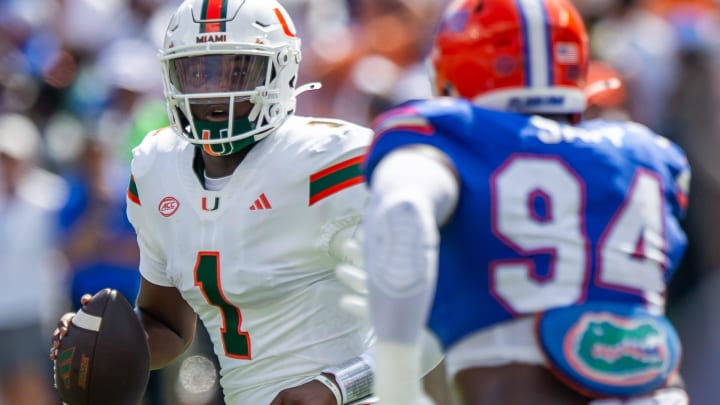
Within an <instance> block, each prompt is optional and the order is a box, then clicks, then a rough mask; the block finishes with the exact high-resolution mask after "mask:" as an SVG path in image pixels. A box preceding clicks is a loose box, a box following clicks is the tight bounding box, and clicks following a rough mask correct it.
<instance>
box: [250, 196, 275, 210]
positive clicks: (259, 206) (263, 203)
mask: <svg viewBox="0 0 720 405" xmlns="http://www.w3.org/2000/svg"><path fill="white" fill-rule="evenodd" d="M270 209H272V205H270V201H268V199H267V197H266V196H265V193H262V194H260V197H258V198H257V199H255V203H254V204H253V205H251V206H250V211H255V210H270Z"/></svg>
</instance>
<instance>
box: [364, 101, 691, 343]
mask: <svg viewBox="0 0 720 405" xmlns="http://www.w3.org/2000/svg"><path fill="white" fill-rule="evenodd" d="M375 131H376V139H375V141H374V143H373V145H372V147H371V149H370V151H369V152H368V155H367V158H366V162H365V163H366V164H365V175H366V177H367V180H368V182H369V183H372V174H373V170H374V168H375V167H376V165H377V163H378V162H379V160H380V159H382V157H383V156H384V155H386V154H387V153H389V152H391V151H392V150H394V149H397V148H402V147H404V146H406V145H410V144H428V145H432V146H435V147H437V148H438V149H440V150H442V151H443V152H444V153H445V154H446V155H447V156H448V157H449V158H450V159H451V161H452V163H453V164H454V166H455V169H456V170H457V174H458V176H459V179H460V195H459V201H458V205H457V208H456V211H455V213H454V215H453V217H452V218H451V219H450V221H449V222H448V223H446V224H444V225H443V226H442V228H441V229H440V235H441V241H440V257H439V266H440V267H439V274H438V282H437V289H436V292H435V298H434V302H433V306H432V309H431V314H430V319H429V325H428V326H429V327H430V329H431V330H433V332H434V333H435V334H436V335H437V336H438V337H439V339H440V340H441V342H442V344H443V346H445V347H449V346H451V345H452V344H454V343H455V342H457V341H458V340H459V339H461V338H462V337H464V336H466V335H468V334H470V333H473V332H476V331H478V330H480V329H482V328H485V327H489V326H492V325H494V324H496V323H499V322H502V321H505V320H508V319H511V318H513V317H517V316H522V315H526V314H532V313H537V312H542V311H544V310H547V309H550V308H557V307H566V306H572V305H579V304H588V303H602V302H612V303H621V304H622V303H626V304H628V305H641V306H645V307H646V308H648V309H650V310H651V311H653V312H656V313H663V312H664V304H665V302H664V296H665V292H666V286H667V283H668V281H669V279H670V278H671V276H672V273H673V271H674V269H675V268H676V267H677V264H678V262H679V261H680V259H681V257H682V254H683V252H684V250H685V247H686V238H685V235H684V233H683V231H682V229H681V226H680V223H679V221H680V219H681V218H682V216H683V215H684V211H685V208H686V207H685V206H686V204H687V191H688V184H689V179H690V169H689V166H688V163H687V159H686V157H685V155H684V153H683V152H682V150H680V149H679V148H678V147H677V146H676V145H675V144H673V143H672V142H670V141H668V140H667V139H665V138H663V137H661V136H659V135H657V134H655V133H653V132H652V131H650V130H649V129H648V128H646V127H644V126H642V125H639V124H635V123H628V122H608V121H601V120H593V121H587V122H584V123H582V124H580V125H576V126H572V125H566V124H562V123H558V122H556V121H553V120H549V119H546V118H542V117H539V116H526V115H520V114H514V113H506V112H498V111H490V110H486V109H482V108H479V107H477V106H474V105H472V104H470V103H468V102H466V101H463V100H457V99H437V100H430V101H416V102H410V103H407V104H405V105H402V106H400V107H398V108H395V109H393V110H391V111H389V112H388V113H386V114H383V115H382V116H381V117H379V119H378V120H377V121H376V123H375Z"/></svg>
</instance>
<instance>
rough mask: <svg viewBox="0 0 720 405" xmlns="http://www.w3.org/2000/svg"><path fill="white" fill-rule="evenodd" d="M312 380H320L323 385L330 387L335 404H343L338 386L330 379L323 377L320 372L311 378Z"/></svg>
mask: <svg viewBox="0 0 720 405" xmlns="http://www.w3.org/2000/svg"><path fill="white" fill-rule="evenodd" d="M313 381H320V382H321V383H322V384H323V385H324V386H326V387H328V389H330V391H332V393H333V395H334V396H335V400H336V401H337V405H343V399H342V394H341V393H340V388H339V387H338V386H337V384H335V383H334V382H333V381H332V380H331V379H329V378H327V377H325V376H324V375H322V374H319V375H318V376H316V377H315V378H313Z"/></svg>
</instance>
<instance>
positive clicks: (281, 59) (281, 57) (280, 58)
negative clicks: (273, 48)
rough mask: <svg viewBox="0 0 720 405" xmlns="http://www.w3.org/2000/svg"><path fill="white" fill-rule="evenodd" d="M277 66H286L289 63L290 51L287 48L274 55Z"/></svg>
mask: <svg viewBox="0 0 720 405" xmlns="http://www.w3.org/2000/svg"><path fill="white" fill-rule="evenodd" d="M275 57H276V59H277V63H278V66H286V65H287V64H288V63H290V52H288V50H287V49H282V50H281V51H279V52H278V53H277V54H276V55H275Z"/></svg>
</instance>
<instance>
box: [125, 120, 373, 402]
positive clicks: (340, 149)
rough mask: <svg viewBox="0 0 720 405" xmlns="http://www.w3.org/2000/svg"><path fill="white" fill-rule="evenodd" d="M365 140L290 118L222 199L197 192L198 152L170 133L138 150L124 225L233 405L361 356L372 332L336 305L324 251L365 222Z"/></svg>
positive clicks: (327, 124) (346, 130)
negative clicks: (200, 332)
mask: <svg viewBox="0 0 720 405" xmlns="http://www.w3.org/2000/svg"><path fill="white" fill-rule="evenodd" d="M371 139H372V131H370V130H369V129H367V128H363V127H359V126H356V125H353V124H350V123H347V122H344V121H339V120H328V119H314V118H308V117H292V118H290V119H288V121H287V122H286V123H285V124H284V125H283V126H282V127H280V128H279V129H278V130H277V131H276V133H274V134H272V135H270V136H269V137H267V138H266V139H264V140H262V141H261V142H259V143H258V144H256V145H255V146H254V147H253V149H252V150H251V151H250V152H249V154H248V155H247V156H246V157H245V159H244V161H243V162H242V163H241V164H240V165H239V166H238V168H237V169H236V170H235V172H234V173H233V175H232V176H231V178H230V180H229V182H228V183H227V184H226V185H225V187H224V188H223V189H222V190H220V191H209V190H206V189H205V188H204V187H203V186H202V184H201V182H200V180H199V179H198V176H197V175H196V173H195V171H194V170H193V160H194V156H195V150H196V147H195V146H193V145H191V144H189V143H188V142H186V141H185V140H183V139H181V138H180V137H178V136H177V135H176V134H175V133H174V132H173V131H172V130H171V129H169V128H166V129H162V130H159V131H156V132H155V133H151V134H149V135H148V136H147V137H146V138H145V139H144V141H143V142H142V144H141V145H139V146H138V147H137V148H135V150H134V158H133V162H132V178H131V183H130V187H129V189H128V217H129V219H130V221H131V222H132V224H133V225H134V227H135V229H136V231H137V233H138V243H139V245H140V250H141V259H140V271H141V273H142V275H143V277H144V278H145V279H147V280H148V281H149V282H151V283H154V284H157V285H161V286H173V287H175V288H177V289H178V290H179V291H180V292H181V293H182V296H183V297H184V298H185V300H186V301H187V302H188V303H189V304H190V305H191V306H192V308H193V309H194V310H195V311H196V312H197V313H198V315H199V316H200V319H201V320H202V321H203V323H204V324H205V327H206V328H207V330H208V332H209V334H210V336H211V338H212V341H213V343H214V347H215V353H216V354H217V356H218V358H219V360H220V364H221V368H222V371H221V375H222V378H221V384H222V386H223V390H224V393H225V398H226V401H227V403H228V404H244V405H247V404H260V405H261V404H268V403H270V401H271V400H272V398H274V397H275V395H276V394H277V393H278V392H279V391H280V390H282V389H284V388H288V387H292V386H295V385H299V384H301V383H304V382H306V381H309V380H310V379H312V378H313V377H314V376H316V375H317V374H318V373H319V372H320V371H321V370H322V369H324V368H326V367H328V366H330V365H335V364H338V363H341V362H343V361H345V360H347V359H349V358H352V357H354V356H357V355H360V354H361V353H363V352H365V351H366V349H367V348H368V346H369V341H370V332H369V330H370V329H369V327H368V325H365V324H361V323H359V321H358V320H357V319H355V318H353V317H352V316H350V315H348V314H347V313H345V312H344V311H343V310H341V309H340V308H339V306H338V302H339V299H340V296H341V295H343V294H346V293H348V292H349V291H348V289H347V287H345V286H344V285H343V284H341V283H340V282H339V281H338V280H337V279H336V278H335V275H334V268H335V266H336V265H337V264H338V259H337V258H336V257H335V256H336V255H333V254H331V249H330V245H331V241H332V238H333V237H334V236H335V235H336V234H337V233H338V232H339V231H341V230H343V229H345V230H347V228H348V227H355V226H357V224H358V223H359V221H360V215H361V213H362V210H363V207H364V205H365V202H366V198H367V190H366V187H365V184H364V183H363V180H362V176H361V171H360V165H361V162H362V157H363V155H364V153H365V150H366V148H367V146H368V145H369V143H370V142H371Z"/></svg>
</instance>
